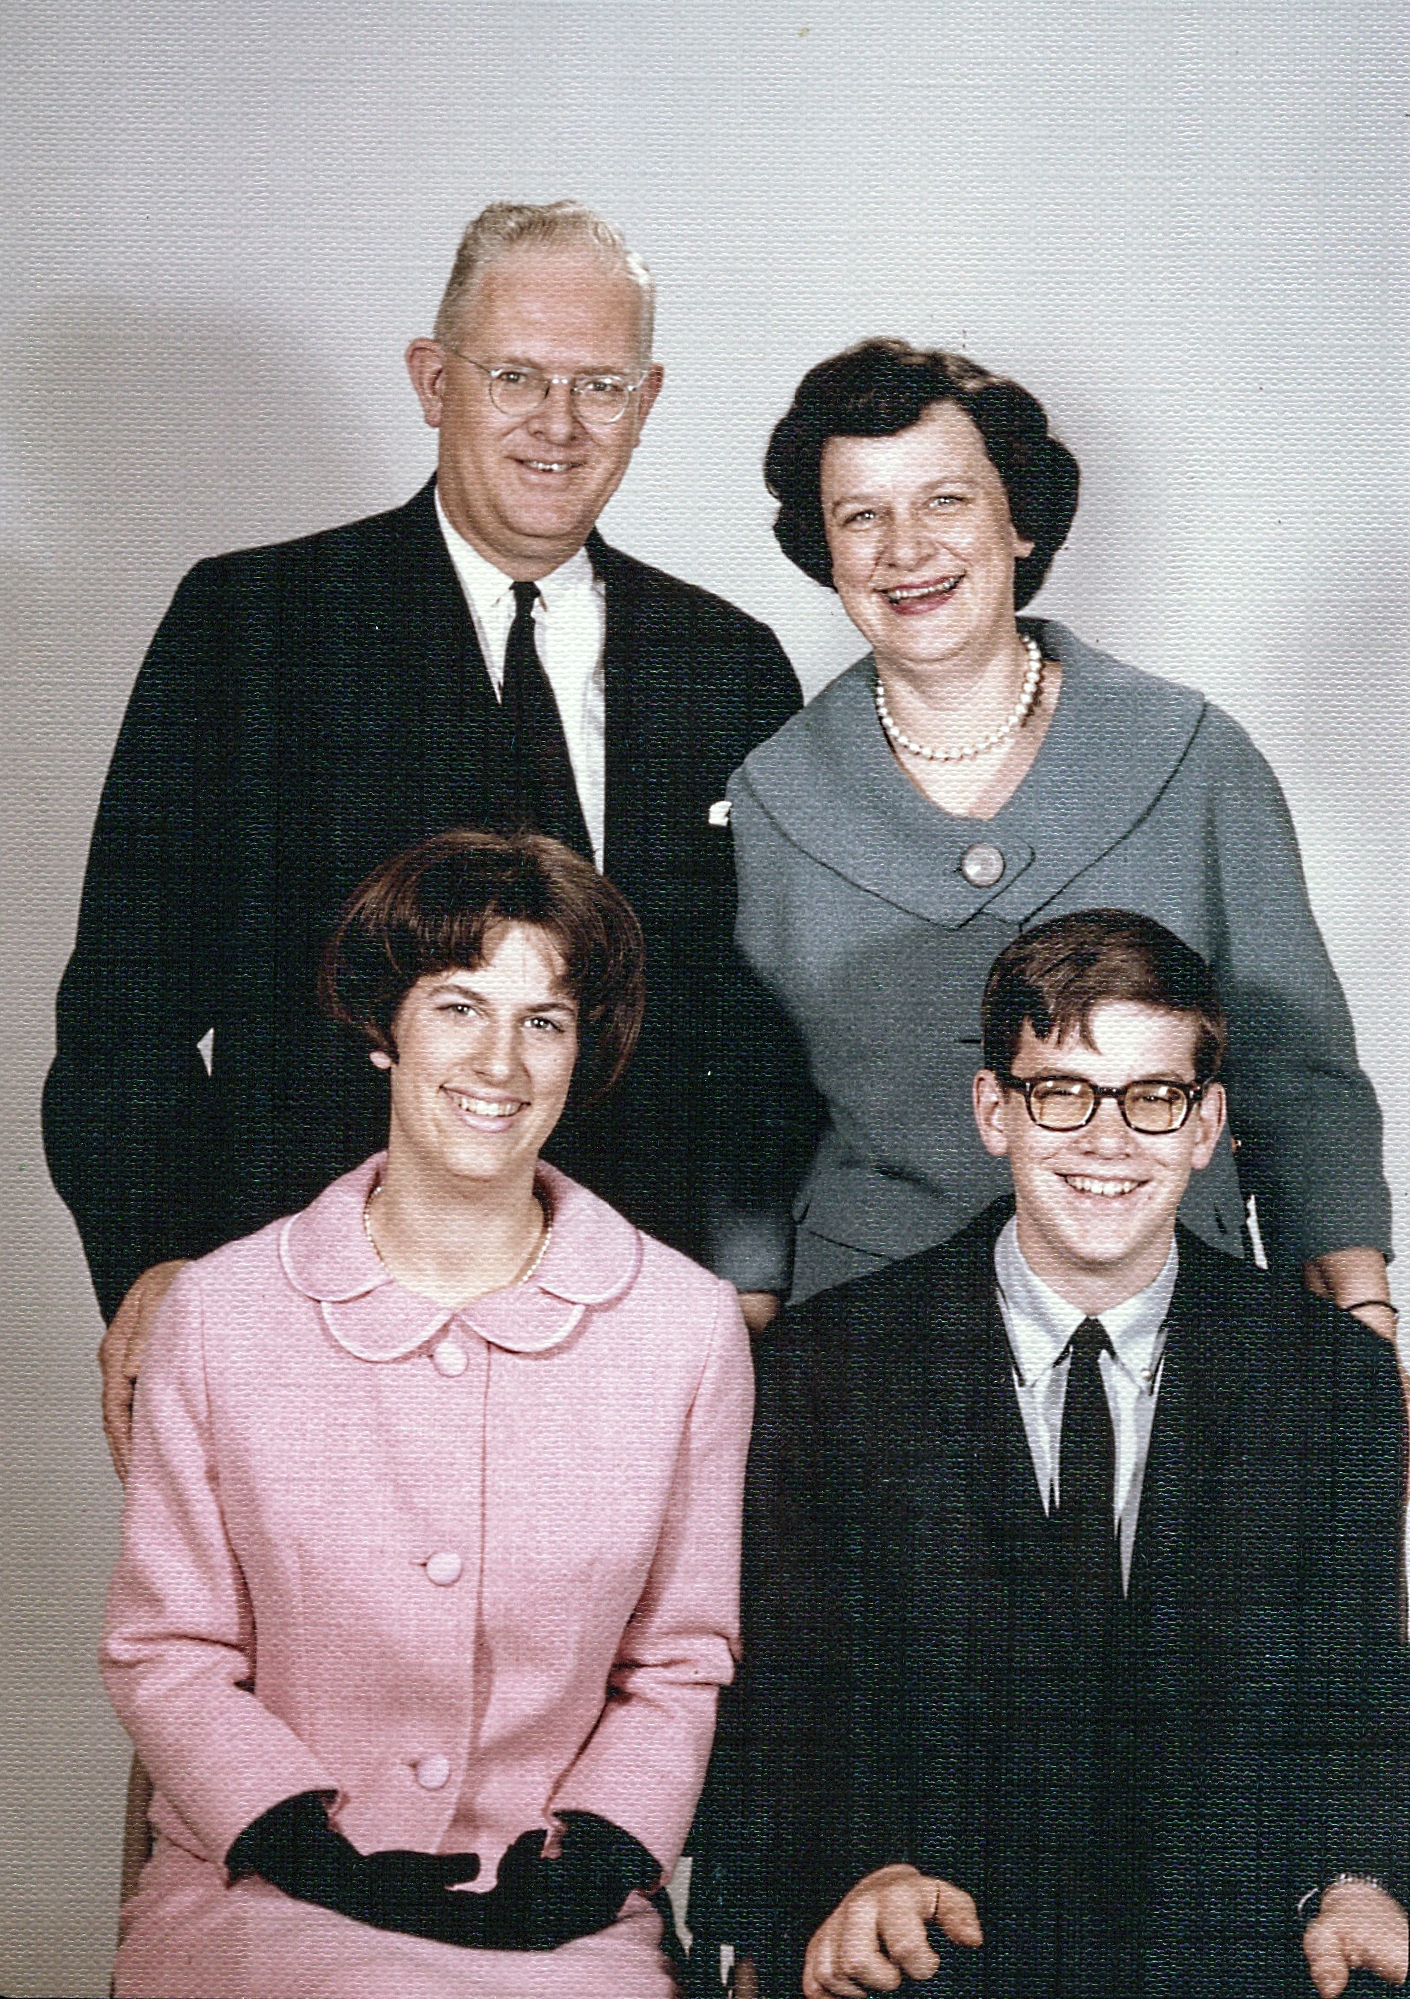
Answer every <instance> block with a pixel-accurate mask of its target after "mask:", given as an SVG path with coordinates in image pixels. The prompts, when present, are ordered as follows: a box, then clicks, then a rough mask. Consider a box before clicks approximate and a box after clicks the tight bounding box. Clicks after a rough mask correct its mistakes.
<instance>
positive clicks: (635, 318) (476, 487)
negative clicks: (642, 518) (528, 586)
mask: <svg viewBox="0 0 1410 1999" xmlns="http://www.w3.org/2000/svg"><path fill="white" fill-rule="evenodd" d="M641 328H642V295H641V292H640V290H639V288H638V286H637V285H636V284H635V283H634V282H633V280H632V279H631V278H630V277H629V276H628V275H627V273H626V272H625V271H623V270H620V269H613V268H612V267H611V266H610V265H603V264H600V263H598V262H597V261H596V260H595V259H594V258H593V257H591V256H588V255H584V254H583V253H581V252H577V251H571V250H550V249H539V250H531V249H518V250H510V251H508V252H506V254H505V255H503V256H501V257H497V258H495V259H494V261H493V262H492V263H490V264H488V265H487V266H486V267H485V269H484V270H483V271H482V272H481V274H480V276H479V277H478V279H477V280H476V283H475V286H474V289H473V290H472V292H471V294H470V297H469V300H468V303H467V306H466V309H465V312H464V314H463V316H462V318H461V321H460V324H459V325H458V327H457V328H456V331H455V336H454V344H455V346H456V347H457V348H459V349H460V350H461V354H469V355H473V356H474V358H475V360H476V361H479V362H481V363H483V364H484V366H485V367H506V366H511V365H513V364H515V363H517V364H518V365H520V366H522V367H530V368H537V369H539V370H540V371H541V372H542V373H544V374H548V375H569V376H575V375H587V374H594V373H600V374H610V375H619V376H622V377H623V378H624V379H626V380H627V381H635V380H636V378H637V376H638V375H639V374H640V373H641V371H642V368H643V367H644V366H645V362H644V360H643V358H642V354H641ZM461 354H455V353H452V352H451V351H450V349H449V348H447V347H443V346H441V345H440V343H439V342H437V341H434V340H413V341H412V343H411V345H410V347H409V348H408V349H407V355H406V361H407V367H408V370H409V371H410V374H411V379H412V383H413V385H414V387H415V389H416V393H417V395H418V397H419V398H420V402H421V408H422V413H423V414H424V416H425V418H426V421H427V423H428V424H430V425H431V426H432V427H433V428H434V429H437V430H439V431H440V434H441V435H440V451H439V456H438V467H437V486H438V490H439V492H440V496H441V504H442V506H443V507H444V508H445V510H446V513H447V515H448V516H449V518H450V522H451V525H452V526H453V527H454V528H455V529H456V531H457V533H459V534H461V535H463V536H464V538H465V539H466V541H468V542H469V543H470V544H471V545H472V547H474V548H477V549H478V550H479V552H480V554H481V555H483V556H484V557H485V558H486V560H487V561H489V562H493V563H494V564H495V565H496V567H497V568H499V569H502V570H503V571H504V572H505V573H506V574H507V575H509V576H512V577H514V578H515V579H516V580H518V581H522V582H531V581H533V580H535V579H536V578H538V577H540V576H546V575H547V574H548V573H549V571H550V570H551V569H556V568H557V567H558V566H559V564H560V563H562V562H566V561H567V560H568V557H569V556H570V555H573V554H575V553H576V551H577V550H578V549H580V548H581V547H582V545H583V543H584V542H585V541H586V539H587V537H588V534H589V532H590V530H591V529H592V527H593V524H594V523H595V521H596V520H597V517H598V515H599V514H600V513H601V512H602V509H603V508H604V507H605V506H606V504H607V502H608V501H609V500H610V499H611V497H612V495H613V493H615V492H616V490H617V487H618V486H619V485H620V484H621V480H622V475H623V473H624V472H625V471H626V469H627V463H628V461H629V459H630V458H631V455H632V452H633V451H634V450H635V448H636V442H637V439H638V438H639V437H640V435H641V427H642V425H643V423H644V422H645V421H646V417H647V414H648V412H649V411H650V409H651V405H652V403H653V402H654V401H655V400H656V395H657V392H658V391H659V389H660V387H661V370H660V368H659V367H655V366H653V367H652V368H651V370H650V371H649V373H648V374H647V376H646V379H645V381H643V383H642V384H641V387H640V388H639V389H638V390H637V391H636V393H635V394H634V395H633V396H632V397H631V400H630V402H629V404H628V407H627V411H626V414H625V415H624V416H623V417H621V418H620V419H619V420H618V421H617V422H616V423H613V424H606V425H597V426H593V425H589V424H586V423H584V422H583V421H582V420H581V418H580V417H579V415H578V413H577V411H576V409H575V407H574V404H573V399H572V395H571V392H570V390H569V388H568V385H567V383H566V382H557V383H555V384H554V385H553V386H552V387H551V388H550V390H549V393H548V396H547V398H546V399H545V401H544V402H542V403H541V404H540V405H539V407H538V408H537V409H536V410H533V411H531V412H530V413H529V415H528V416H522V417H512V416H504V415H503V414H502V413H501V412H500V411H499V410H497V409H496V408H495V406H494V404H493V402H491V400H490V394H489V382H488V378H487V377H486V376H485V375H484V374H483V373H481V371H480V369H479V368H476V367H472V366H471V364H470V362H469V361H467V360H464V359H462V358H461Z"/></svg>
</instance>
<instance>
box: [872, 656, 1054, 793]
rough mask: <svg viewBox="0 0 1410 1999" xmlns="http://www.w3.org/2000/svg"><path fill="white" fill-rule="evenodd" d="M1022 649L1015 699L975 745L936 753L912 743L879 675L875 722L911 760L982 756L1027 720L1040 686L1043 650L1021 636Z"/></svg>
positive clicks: (940, 761)
mask: <svg viewBox="0 0 1410 1999" xmlns="http://www.w3.org/2000/svg"><path fill="white" fill-rule="evenodd" d="M1023 649H1024V651H1025V652H1026V653H1027V654H1028V671H1027V673H1025V674H1024V676H1023V685H1022V687H1021V688H1020V689H1019V690H1018V699H1017V701H1015V703H1014V705H1013V707H1012V708H1011V709H1010V711H1009V713H1008V716H1007V717H1006V719H1005V720H1004V721H1002V722H1001V723H1000V724H999V726H998V728H997V729H991V730H990V731H989V733H988V735H987V736H981V737H980V739H979V741H978V742H977V743H966V744H965V745H964V746H963V748H962V749H958V750H936V749H932V748H931V747H930V745H929V744H928V743H916V742H912V740H911V738H910V737H909V736H908V735H906V733H905V732H904V730H902V729H900V728H899V727H898V726H897V724H896V722H895V720H894V718H893V716H892V714H891V710H890V709H889V708H888V707H887V705H886V690H885V688H884V687H883V686H882V684H881V675H880V674H879V673H878V674H877V676H876V682H875V688H874V692H875V695H876V719H877V720H878V722H880V724H881V726H882V728H883V729H885V731H886V733H887V735H888V736H889V737H890V738H891V740H892V742H893V743H894V744H895V745H896V747H897V749H898V750H907V751H909V753H910V755H911V756H913V757H924V758H925V759H926V761H927V763H937V764H953V763H962V762H964V761H965V760H966V759H967V758H969V757H982V756H983V755H984V752H985V751H986V750H995V749H997V748H998V746H999V744H1000V743H1006V742H1007V741H1008V739H1009V737H1010V736H1012V735H1014V734H1016V733H1017V731H1018V730H1019V729H1021V728H1022V727H1023V725H1024V723H1025V722H1026V721H1027V720H1028V717H1029V714H1030V713H1031V712H1032V708H1033V704H1034V702H1035V701H1036V700H1037V699H1038V689H1039V688H1040V687H1041V686H1042V684H1043V648H1042V647H1041V646H1040V645H1039V643H1038V641H1037V639H1032V638H1027V637H1024V639H1023Z"/></svg>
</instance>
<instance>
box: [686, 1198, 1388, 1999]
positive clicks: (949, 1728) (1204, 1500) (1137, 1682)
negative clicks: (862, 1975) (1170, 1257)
mask: <svg viewBox="0 0 1410 1999" xmlns="http://www.w3.org/2000/svg"><path fill="white" fill-rule="evenodd" d="M1005 1212H1006V1208H1005V1207H1004V1206H1000V1207H998V1208H994V1209H990V1210H989V1211H988V1212H987V1213H986V1214H985V1215H984V1216H982V1217H980V1219H979V1221H977V1222H976V1223H975V1224H973V1225H971V1227H970V1228H969V1229H967V1230H966V1231H965V1232H964V1233H963V1234H962V1235H961V1236H959V1237H957V1238H956V1239H955V1240H954V1241H953V1242H952V1243H950V1244H948V1245H945V1246H943V1247H941V1248H939V1249H935V1250H929V1251H926V1252H924V1253H922V1254H921V1255H919V1256H915V1257H912V1258H910V1259H908V1260H906V1261H905V1262H902V1263H897V1264H894V1265H891V1266H889V1267H888V1268H887V1269H885V1270H883V1271H881V1272H879V1273H877V1274H876V1275H875V1276H872V1277H869V1278H865V1279H861V1280H859V1281H857V1282H855V1283H852V1284H848V1285H844V1286H840V1287H838V1288H837V1289H835V1290H832V1291H828V1292H823V1293H820V1294H818V1295H817V1296H815V1297H814V1298H812V1299H810V1300H809V1301H808V1302H807V1303H806V1304H805V1305H804V1306H802V1307H801V1308H798V1309H797V1310H793V1311H789V1312H788V1313H786V1314H785V1315H784V1317H783V1320H782V1321H781V1322H780V1328H781V1329H780V1331H779V1333H778V1336H777V1337H776V1338H774V1339H772V1340H765V1341H763V1342H761V1343H760V1344H759V1348H758V1353H757V1361H758V1374H759V1398H758V1413H757V1418H756V1425H755V1432H754V1443H753V1449H752V1453H751V1461H750V1475H749V1498H748V1513H747V1519H746V1541H745V1548H746V1572H745V1604H744V1609H745V1624H744V1630H745V1656H744V1664H743V1667H742V1669H741V1674H740V1679H739V1682H738V1685H737V1687H736V1689H735V1690H734V1692H733V1694H732V1696H729V1697H727V1702H726V1707H725V1710H724V1713H723V1715H722V1721H721V1729H720V1734H719V1737H718V1746H717V1752H716V1757H715V1761H714V1763H713V1765H712V1769H711V1776H710V1780H709V1783H708V1784H707V1789H706V1797H705V1801H704V1803H703V1805H702V1810H701V1818H700V1822H699V1824H698V1827H697V1833H696V1837H695V1840H694V1842H693V1850H694V1852H695V1854H696V1862H695V1876H694V1880H693V1884H692V1904H691V1922H692V1926H693V1927H694V1928H695V1930H696V1933H697V1934H698V1935H699V1934H703V1935H704V1936H705V1937H707V1938H719V1939H722V1940H729V1941H738V1942H740V1943H742V1944H745V1945H748V1946H753V1947H754V1948H756V1949H758V1950H759V1951H760V1952H761V1954H762V1956H763V1958H764V1961H765V1963H766V1965H767V1966H768V1968H769V1970H770V1973H771V1974H772V1977H771V1982H770V1983H769V1984H767V1985H766V1988H765V1989H766V1992H768V1993H769V1994H770V1995H772V1994H774V1993H778V1994H783V1993H796V1991H797V1989H798V1986H797V1978H798V1969H799V1965H800V1962H801V1956H802V1951H803V1948H804V1946H805V1945H806V1942H807V1938H808V1936H809V1935H810V1934H811V1932H812V1931H813V1929H814V1928H816V1926H817V1924H818V1923H819V1922H820V1921H821V1920H822V1919H823V1918H824V1917H825V1916H826V1915H827V1914H828V1912H829V1911H830V1910H831V1909H832V1908H833V1907H834V1906H835V1905H836V1903H837V1902H838V1901H839V1900H840V1899H841V1897H842V1895H843V1894H844V1893H845V1892H846V1891H847V1889H848V1888H849V1887H851V1886H852V1885H853V1884H854V1883H855V1882H856V1881H857V1880H858V1879H860V1877H861V1876H862V1875H864V1874H867V1873H869V1872H870V1871H872V1870H873V1869H874V1868H876V1867H879V1866H882V1865H885V1864H886V1863H888V1862H893V1861H902V1860H904V1861H910V1862H911V1863H912V1864H914V1865H915V1866H916V1867H918V1868H920V1869H921V1871H922V1872H924V1873H927V1874H933V1875H938V1876H940V1877H942V1878H944V1879H947V1880H950V1881H953V1882H956V1883H958V1884H959V1885H960V1886H962V1887H965V1888H967V1889H969V1890H970V1892H971V1893H972V1894H973V1895H974V1897H975V1900H976V1902H977V1904H978V1907H979V1912H980V1919H981V1922H982V1923H983V1925H984V1930H985V1937H986V1941H985V1944H984V1947H983V1949H982V1951H980V1952H979V1953H978V1954H974V1953H969V1952H961V1951H959V1950H956V1949H954V1948H953V1947H948V1946H947V1952H948V1957H949V1959H950V1960H951V1962H950V1964H949V1966H948V1969H947V1972H946V1976H947V1977H948V1978H949V1980H950V1981H951V1982H950V1983H948V1984H947V1983H944V1982H942V1981H939V1980H937V1988H936V1989H938V1990H939V1991H952V1990H953V1991H965V1992H974V1993H983V1994H984V1995H986V1999H999V1995H1003V1999H1047V1995H1050V1994H1055V1993H1059V1992H1060V1993H1062V1994H1064V1995H1070V1994H1074V1993H1080V1994H1091V1995H1096V1994H1101V1995H1102V1999H1134V1995H1136V1994H1144V1995H1155V1994H1161V1995H1166V1994H1168V1995H1170V1999H1175V1995H1176V1994H1179V1995H1183V1999H1189V1995H1191V1994H1199V1995H1203V1994H1213V1993H1219V1994H1228V1995H1229V1999H1233V1995H1234V1994H1239V1995H1242V1996H1243V1999H1247V1996H1248V1995H1264V1994H1268V1995H1274V1994H1276V1995H1278V1999H1282V1995H1283V1994H1284V1993H1287V1994H1289V1995H1291V1994H1294V1993H1300V1992H1310V1991H1311V1990H1312V1988H1311V1985H1310V1982H1309V1981H1308V1979H1307V1975H1306V1970H1305V1966H1304V1965H1303V1963H1302V1960H1301V1957H1300V1952H1299V1939H1298V1935H1297V1929H1296V1925H1295V1923H1294V1922H1293V1920H1292V1912H1293V1909H1294V1906H1295V1903H1296V1900H1297V1897H1298V1896H1299V1894H1301V1892H1302V1891H1303V1890H1304V1889H1306V1888H1308V1887H1310V1886H1313V1885H1315V1884H1318V1883H1322V1882H1325V1881H1327V1880H1329V1879H1330V1878H1331V1877H1332V1876H1333V1875H1334V1874H1335V1873H1337V1872H1339V1871H1342V1870H1357V1871H1364V1872H1369V1873H1373V1874H1376V1875H1379V1876H1381V1877H1382V1878H1386V1879H1389V1880H1390V1881H1391V1882H1392V1883H1394V1884H1395V1885H1397V1887H1403V1882H1404V1879H1405V1873H1406V1869H1405V1864H1404V1862H1405V1848H1406V1841H1407V1836H1410V1835H1408V1832H1407V1827H1408V1826H1410V1821H1407V1816H1406V1804H1407V1799H1406V1789H1407V1780H1406V1776H1405V1774H1404V1772H1405V1744H1404V1740H1403V1738H1404V1734H1405V1729H1404V1716H1405V1702H1404V1696H1403V1692H1402V1691H1401V1689H1400V1687H1399V1676H1400V1673H1401V1659H1400V1646H1399V1611H1400V1566H1399V1553H1400V1538H1401V1519H1402V1514H1403V1501H1404V1490H1405V1483H1404V1456H1405V1452H1404V1434H1403V1433H1404V1418H1403V1412H1402V1406H1401V1399H1400V1390H1399V1384H1398V1380H1397V1375H1396V1368H1395V1363H1394V1360H1393V1358H1392V1355H1391V1352H1390V1350H1389V1348H1388V1347H1387V1346H1386V1345H1385V1344H1384V1343H1382V1342H1381V1341H1379V1340H1377V1339H1376V1338H1375V1337H1374V1335H1372V1334H1370V1333H1368V1332H1367V1331H1365V1330H1364V1329H1363V1328H1362V1327H1361V1326H1360V1325H1359V1324H1358V1323H1357V1322H1356V1321H1355V1320H1352V1319H1349V1318H1347V1317H1345V1316H1344V1315H1342V1314H1340V1313H1338V1312H1336V1311H1335V1310H1334V1309H1333V1308H1331V1307H1330V1306H1327V1305H1325V1304H1323V1303H1321V1302H1320V1301H1318V1300H1315V1299H1312V1298H1310V1297H1308V1296H1307V1295H1306V1294H1305V1293H1302V1292H1299V1291H1294V1290H1293V1289H1291V1288H1283V1287H1281V1286H1279V1285H1276V1284H1275V1283H1273V1282H1272V1281H1271V1280H1269V1279H1267V1278H1266V1277H1264V1276H1263V1275H1262V1274H1261V1273H1259V1272H1257V1271H1254V1270H1251V1269H1249V1268H1248V1267H1247V1266H1245V1265H1243V1264H1240V1263H1238V1262H1236V1261H1235V1260H1234V1259H1232V1258H1229V1257H1226V1256H1224V1255H1222V1254H1221V1253H1220V1252H1218V1251H1214V1250H1211V1249H1209V1248H1207V1247H1206V1246H1205V1245H1204V1244H1203V1243H1201V1242H1200V1241H1199V1240H1198V1239H1197V1238H1196V1237H1194V1236H1192V1235H1190V1234H1189V1233H1188V1232H1186V1231H1184V1230H1182V1231H1181V1233H1180V1237H1179V1245H1180V1275H1179V1280H1178V1283H1177V1286H1176V1290H1175V1295H1174V1298H1173V1300H1172V1304H1171V1310H1170V1317H1169V1322H1168V1323H1169V1334H1168V1345H1167V1349H1166V1359H1165V1365H1164V1373H1163V1377H1162V1382H1161V1387H1160V1396H1159V1401H1158V1404H1157V1408H1156V1416H1155V1427H1154V1432H1153V1435H1152V1440H1151V1449H1150V1457H1149V1460H1148V1464H1147V1470H1146V1475H1145V1483H1144V1488H1143V1495H1142V1502H1141V1510H1140V1515H1139V1521H1138V1526H1137V1534H1136V1540H1135V1545H1134V1551H1133V1562H1132V1572H1131V1580H1130V1590H1129V1595H1128V1598H1127V1601H1126V1604H1125V1607H1124V1623H1123V1629H1122V1634H1121V1641H1120V1645H1119V1647H1118V1653H1117V1661H1116V1670H1115V1672H1114V1673H1112V1674H1111V1675H1110V1676H1109V1677H1106V1676H1104V1675H1103V1674H1102V1673H1101V1672H1100V1671H1098V1670H1097V1669H1095V1668H1094V1666H1093V1662H1092V1657H1091V1654H1090V1652H1089V1651H1086V1650H1084V1647H1083V1644H1082V1642H1081V1636H1080V1633H1078V1632H1077V1630H1076V1628H1075V1626H1074V1623H1073V1619H1072V1614H1071V1613H1072V1599H1071V1596H1070V1593H1069V1591H1068V1590H1067V1588H1066V1586H1065V1583H1064V1581H1063V1576H1062V1572H1061V1569H1060V1568H1059V1567H1058V1566H1057V1561H1058V1559H1059V1558H1058V1556H1057V1551H1056V1549H1055V1547H1054V1542H1053V1538H1052V1536H1051V1535H1050V1534H1049V1531H1048V1522H1047V1519H1046V1517H1045V1515H1044V1513H1043V1509H1042V1505H1041V1502H1040V1499H1039V1496H1038V1489H1037V1483H1036V1480H1035V1478H1034V1474H1033V1467H1032V1460H1031V1458H1030V1456H1029V1452H1028V1447H1027V1443H1026V1440H1025V1437H1024V1432H1023V1424H1022V1419H1021V1417H1020V1415H1019V1412H1018V1408H1017V1403H1016V1400H1015V1397H1014V1392H1013V1387H1012V1381H1011V1373H1010V1362H1009V1355H1008V1349H1007V1344H1006V1341H1005V1337H1004V1332H1003V1326H1002V1322H1001V1320H1000V1318H999V1315H998V1310H997V1306H996V1305H995V1303H994V1300H993V1261H992V1245H993V1241H994V1238H995V1236H996V1234H997V1231H998V1228H999V1226H1000V1225H1001V1224H1002V1221H1003V1218H1004V1214H1005ZM907 1989H913V1990H916V1991H920V1990H922V1989H925V1990H931V1989H932V1988H930V1987H926V1988H921V1987H910V1986H908V1987H907Z"/></svg>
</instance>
